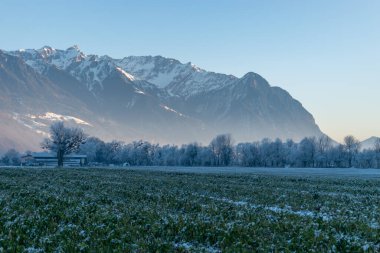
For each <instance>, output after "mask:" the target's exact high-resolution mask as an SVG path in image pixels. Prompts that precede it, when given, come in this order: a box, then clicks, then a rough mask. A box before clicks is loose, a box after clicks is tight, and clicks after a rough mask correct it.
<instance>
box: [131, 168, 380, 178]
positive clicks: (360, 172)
mask: <svg viewBox="0 0 380 253" xmlns="http://www.w3.org/2000/svg"><path fill="white" fill-rule="evenodd" d="M131 169H133V170H138V171H141V170H148V171H162V172H181V173H208V174H258V175H282V176H286V175H289V176H324V177H355V178H379V179H380V169H356V168H250V167H166V166H157V167H156V166H147V167H131Z"/></svg>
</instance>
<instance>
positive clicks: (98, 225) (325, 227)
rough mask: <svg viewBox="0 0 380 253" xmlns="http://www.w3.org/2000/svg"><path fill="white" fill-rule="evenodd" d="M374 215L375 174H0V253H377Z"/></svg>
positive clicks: (379, 226) (378, 220) (379, 199)
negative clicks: (252, 252)
mask: <svg viewBox="0 0 380 253" xmlns="http://www.w3.org/2000/svg"><path fill="white" fill-rule="evenodd" d="M194 172H202V173H194ZM205 172H207V173H205ZM330 172H331V173H330ZM379 207H380V180H379V173H378V172H377V170H360V171H358V170H355V169H345V170H336V169H329V170H327V169H322V170H320V169H268V168H265V169H252V168H157V167H150V168H128V169H36V168H33V169H16V168H13V169H0V252H2V251H6V252H8V251H12V252H13V251H17V252H24V251H25V252H52V251H55V252H73V251H75V252H77V251H84V252H94V251H97V252H109V251H117V252H120V251H121V252H156V251H159V252H162V251H164V252H167V251H169V252H173V251H174V252H242V251H243V252H251V251H259V252H281V251H282V252H295V251H298V252H299V251H301V252H304V251H309V252H310V251H311V252H378V251H380V240H379V238H380V212H379V211H380V210H379Z"/></svg>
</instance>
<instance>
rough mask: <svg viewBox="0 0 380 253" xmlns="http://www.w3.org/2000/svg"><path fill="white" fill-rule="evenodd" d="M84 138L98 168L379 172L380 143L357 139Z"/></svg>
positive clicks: (13, 154)
mask: <svg viewBox="0 0 380 253" xmlns="http://www.w3.org/2000/svg"><path fill="white" fill-rule="evenodd" d="M62 128H64V127H63V125H62ZM54 129H55V128H52V130H54ZM82 135H83V134H82ZM82 135H81V136H82ZM70 136H71V135H70ZM83 136H84V135H83ZM67 139H68V140H71V139H73V138H67ZM83 140H84V138H81V142H78V143H77V144H78V145H77V146H78V148H79V153H81V154H86V155H87V157H88V162H89V163H90V164H94V165H96V164H97V165H109V164H114V165H123V164H124V165H125V164H127V165H132V166H152V165H155V166H247V167H328V168H336V167H346V168H347V167H360V168H380V139H377V140H376V142H375V143H374V146H373V147H372V148H371V149H367V150H361V149H360V143H359V141H358V140H357V139H355V138H354V137H353V136H347V137H346V138H345V139H344V144H334V142H333V141H332V140H331V139H330V138H329V137H327V136H321V137H318V138H316V137H310V138H304V139H303V140H302V141H300V142H299V143H296V142H294V141H292V140H287V141H285V142H283V141H281V140H279V139H277V140H275V141H271V140H269V139H264V140H262V141H260V142H250V143H238V144H236V145H235V144H234V142H233V140H232V137H231V135H228V134H224V135H218V136H217V137H215V138H214V139H213V140H212V141H211V143H210V144H209V145H207V146H202V145H200V144H198V143H190V144H187V145H182V146H175V145H163V146H160V145H158V144H152V143H149V142H147V141H135V142H132V143H129V144H124V143H122V142H119V141H112V142H104V141H102V140H100V139H98V138H95V137H89V138H87V139H86V140H85V141H83ZM45 143H46V142H45ZM52 143H56V142H53V141H52ZM80 143H84V144H81V145H80ZM63 144H64V145H63V146H64V147H66V146H67V145H66V144H67V143H63ZM45 146H46V145H45ZM78 148H76V149H75V150H77V149H78ZM51 150H52V151H55V150H54V149H51ZM65 152H66V153H67V152H68V150H65ZM63 153H64V152H63ZM0 163H2V164H6V165H19V164H20V154H19V153H18V152H17V151H15V150H9V151H8V152H7V153H5V154H4V155H3V156H2V157H1V159H0Z"/></svg>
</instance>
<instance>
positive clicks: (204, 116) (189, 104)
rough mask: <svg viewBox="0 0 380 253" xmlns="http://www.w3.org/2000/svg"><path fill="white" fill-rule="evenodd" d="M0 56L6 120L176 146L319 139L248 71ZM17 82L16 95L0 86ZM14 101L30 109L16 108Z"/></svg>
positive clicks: (132, 59) (294, 106)
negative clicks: (79, 126)
mask: <svg viewBox="0 0 380 253" xmlns="http://www.w3.org/2000/svg"><path fill="white" fill-rule="evenodd" d="M1 55H2V58H3V60H2V61H0V64H2V65H0V73H2V72H1V71H3V72H4V71H5V70H7V72H4V73H3V74H0V90H1V89H2V90H4V91H7V93H4V94H6V95H4V96H3V97H1V95H0V105H1V104H2V103H3V104H4V107H2V108H4V109H3V110H4V113H7V114H8V115H14V113H16V114H17V115H18V116H17V117H18V121H19V122H20V121H21V122H24V121H25V122H29V121H30V120H31V119H30V118H28V116H27V115H31V114H32V115H37V114H38V115H45V114H46V113H53V114H56V115H66V116H70V117H74V118H78V119H83V120H84V121H85V122H89V125H91V126H92V127H89V126H84V127H85V128H86V129H85V130H87V131H89V133H90V134H91V135H95V136H98V137H100V138H104V139H106V140H107V139H108V140H109V139H120V140H123V141H130V140H133V139H147V140H150V141H157V142H163V143H174V144H180V143H185V142H192V141H198V142H203V143H208V142H209V141H210V140H211V138H212V137H214V136H215V135H217V134H221V133H231V134H232V135H233V136H234V137H235V138H236V140H237V141H253V140H258V139H262V138H265V137H268V138H273V139H274V138H282V139H287V138H293V139H295V140H299V139H301V138H303V137H306V136H319V135H322V134H323V133H322V132H321V131H320V129H319V127H318V126H317V124H316V123H315V120H314V118H313V116H312V115H311V114H310V113H309V112H308V111H307V110H306V109H305V108H303V106H302V104H301V103H300V102H299V101H297V100H295V99H294V98H292V97H291V95H290V94H289V93H288V92H287V91H285V90H283V89H281V88H279V87H272V86H270V84H269V83H268V82H267V81H266V80H265V79H264V78H263V77H262V76H260V75H259V74H256V73H254V72H248V73H247V74H245V75H244V76H243V77H241V78H238V77H235V76H233V75H226V74H222V73H215V72H208V71H206V70H203V69H201V68H199V67H197V66H196V65H194V64H191V63H181V62H180V61H178V60H175V59H172V58H165V57H162V56H129V57H124V58H122V59H113V58H111V57H109V56H107V55H104V56H97V55H91V54H89V55H88V54H85V53H83V52H82V51H81V50H80V49H79V47H78V46H73V47H69V48H68V49H66V50H60V49H54V48H52V47H50V46H44V47H42V48H40V49H25V50H24V49H22V50H16V51H0V56H1ZM7 57H8V58H9V59H12V60H10V62H14V64H13V65H11V64H10V63H9V62H7V61H6V60H5V59H6V58H7ZM0 60H1V58H0ZM23 76H24V77H25V78H24V79H22V81H20V84H19V87H20V88H19V90H14V89H13V90H12V87H14V83H13V81H12V82H10V81H6V80H3V79H4V78H5V77H7V78H8V77H9V78H11V77H17V78H16V79H20V77H23ZM16 79H15V80H16ZM33 80H35V81H33ZM16 83H17V82H16ZM33 87H34V88H33ZM36 87H40V88H39V89H41V90H40V91H38V88H36ZM32 91H33V92H32ZM30 92H32V93H30ZM28 93H30V94H28ZM10 97H14V98H15V99H13V100H12V99H9V98H10ZM33 97H36V98H38V97H40V98H39V99H38V101H33V99H32V98H33ZM11 100H12V101H11ZM14 100H20V101H22V102H23V103H25V102H26V101H28V103H27V105H26V104H24V106H23V105H22V104H18V105H17V106H15V105H14V103H15V102H14ZM44 100H46V101H44ZM40 104H42V105H43V106H40ZM5 108H7V109H5ZM70 117H68V118H70ZM66 118H67V117H66ZM22 120H24V121H22ZM34 120H37V121H38V120H41V119H40V118H39V117H36V118H35V119H34ZM45 121H46V120H45ZM45 121H44V122H43V123H42V124H44V125H48V124H47V123H48V122H45ZM70 122H71V121H70ZM71 123H75V122H71ZM25 124H27V125H29V123H25ZM33 124H34V125H33V127H32V128H31V131H34V132H36V131H39V132H45V133H46V132H47V128H46V126H45V127H42V126H40V125H38V122H37V124H35V123H33ZM35 125H37V126H36V127H35ZM0 128H1V126H0Z"/></svg>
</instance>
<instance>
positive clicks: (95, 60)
mask: <svg viewBox="0 0 380 253" xmlns="http://www.w3.org/2000/svg"><path fill="white" fill-rule="evenodd" d="M10 53H11V54H13V55H16V56H20V57H22V58H23V59H24V60H25V62H26V63H27V64H28V65H29V66H31V67H33V68H34V69H35V70H36V71H37V72H39V73H43V72H45V71H46V69H47V68H49V67H51V66H54V67H56V68H58V69H61V70H65V71H67V72H69V73H70V74H71V75H72V76H73V77H75V78H76V79H77V80H78V81H81V82H83V83H85V84H86V85H87V87H88V89H89V90H90V91H94V90H96V89H102V88H103V86H102V82H103V81H104V79H106V78H107V77H108V76H109V75H110V74H111V73H112V71H114V70H117V71H119V72H120V73H121V74H123V75H124V76H125V77H127V78H128V79H129V80H130V81H136V80H144V81H146V82H149V83H152V84H154V85H155V86H156V87H157V88H159V89H162V90H164V91H165V92H167V93H168V94H170V95H172V96H178V97H185V98H188V97H190V96H193V95H196V94H199V93H205V92H209V91H212V90H217V89H221V88H224V87H227V86H230V85H232V84H233V83H234V82H235V81H236V80H237V79H238V78H237V77H235V76H232V75H225V74H219V73H214V72H208V71H205V70H203V69H201V68H199V67H197V66H195V65H193V64H191V63H187V64H182V63H181V62H179V61H178V60H175V59H170V58H164V57H162V56H154V57H153V56H129V57H125V58H123V59H113V58H111V57H109V56H97V55H86V54H84V53H83V52H82V51H81V50H80V49H79V47H78V46H73V47H70V48H68V49H67V50H59V49H54V48H52V47H49V46H45V47H43V48H41V49H37V50H33V49H27V50H18V51H13V52H10Z"/></svg>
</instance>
